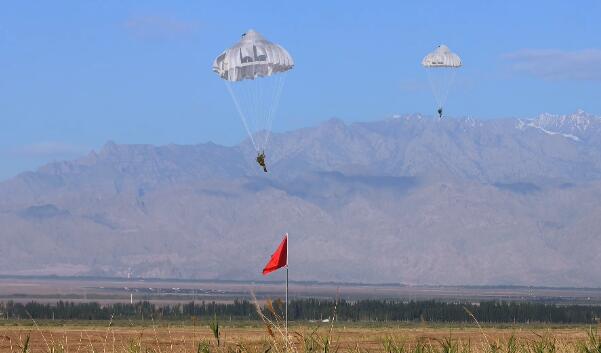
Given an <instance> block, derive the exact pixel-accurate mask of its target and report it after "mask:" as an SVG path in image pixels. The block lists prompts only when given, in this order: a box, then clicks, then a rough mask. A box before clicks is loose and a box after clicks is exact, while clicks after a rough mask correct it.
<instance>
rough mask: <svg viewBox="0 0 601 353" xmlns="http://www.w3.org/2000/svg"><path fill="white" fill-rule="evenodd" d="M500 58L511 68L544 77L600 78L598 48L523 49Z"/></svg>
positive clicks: (582, 79) (593, 79)
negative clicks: (571, 49) (573, 49)
mask: <svg viewBox="0 0 601 353" xmlns="http://www.w3.org/2000/svg"><path fill="white" fill-rule="evenodd" d="M504 58H505V60H507V61H508V62H509V64H510V66H511V69H512V70H513V71H515V72H517V73H523V74H528V75H531V76H535V77H539V78H542V79H545V80H581V81H601V49H584V50H577V51H564V50H556V49H523V50H519V51H516V52H513V53H508V54H505V55H504Z"/></svg>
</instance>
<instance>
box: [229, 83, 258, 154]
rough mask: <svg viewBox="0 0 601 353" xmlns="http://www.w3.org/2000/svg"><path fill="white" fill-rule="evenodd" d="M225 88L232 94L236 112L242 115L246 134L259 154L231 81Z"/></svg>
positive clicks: (241, 118)
mask: <svg viewBox="0 0 601 353" xmlns="http://www.w3.org/2000/svg"><path fill="white" fill-rule="evenodd" d="M225 86H226V87H227V90H228V92H230V96H232V100H233V101H234V105H235V106H236V110H238V115H240V120H242V124H243V125H244V128H245V129H246V133H247V134H248V136H249V137H250V141H251V142H252V144H253V147H254V148H255V150H256V151H257V152H259V149H258V147H257V144H256V143H255V139H254V137H253V134H252V132H251V130H250V128H249V127H248V121H247V119H246V115H245V114H244V110H243V109H242V108H241V107H240V102H239V101H238V97H237V96H236V94H235V92H234V90H233V89H232V85H231V84H230V81H227V80H226V81H225Z"/></svg>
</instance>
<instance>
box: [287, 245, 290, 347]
mask: <svg viewBox="0 0 601 353" xmlns="http://www.w3.org/2000/svg"><path fill="white" fill-rule="evenodd" d="M288 256H290V254H289V253H288V233H286V351H288Z"/></svg>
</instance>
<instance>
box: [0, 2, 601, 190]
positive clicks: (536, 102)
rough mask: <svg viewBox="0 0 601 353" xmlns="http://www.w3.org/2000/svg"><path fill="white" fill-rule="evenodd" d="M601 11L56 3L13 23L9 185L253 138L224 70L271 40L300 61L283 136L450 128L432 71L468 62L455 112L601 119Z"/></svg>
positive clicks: (8, 77)
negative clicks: (422, 117)
mask: <svg viewBox="0 0 601 353" xmlns="http://www.w3.org/2000/svg"><path fill="white" fill-rule="evenodd" d="M600 15H601V2H600V1H598V0H591V1H571V2H570V1H530V2H527V1H457V2H446V1H442V2H441V1H419V2H418V1H416V2H411V3H409V2H404V1H371V2H363V1H361V2H360V1H357V2H353V1H348V0H346V1H337V0H331V1H296V2H291V1H269V0H262V1H253V2H241V1H227V2H218V1H211V2H209V1H125V0H118V1H117V0H103V1H79V0H77V1H75V0H74V1H47V2H25V1H21V2H17V1H14V2H10V3H9V2H7V3H4V4H3V6H2V11H1V12H0V119H1V120H2V130H1V132H0V160H1V161H2V163H0V179H5V178H8V177H10V176H12V175H15V174H16V173H18V172H21V171H24V170H28V169H34V168H35V167H37V166H39V165H41V164H43V163H45V162H48V161H52V160H60V159H68V158H74V157H76V156H79V155H83V154H86V153H88V152H89V151H90V150H92V149H98V148H99V147H101V146H102V145H103V144H104V143H105V142H106V141H107V140H114V141H116V142H118V143H150V144H167V143H179V144H189V143H200V142H206V141H214V142H216V143H222V144H235V143H237V142H238V141H240V140H242V139H243V138H245V133H244V130H243V128H242V125H241V123H240V121H239V119H238V116H237V114H236V111H235V108H234V106H233V104H232V102H231V98H230V97H229V95H228V93H227V90H226V89H225V86H224V85H223V83H222V82H221V81H220V80H219V78H218V77H217V76H216V75H215V74H214V73H213V72H212V71H211V63H212V61H213V59H214V57H215V56H216V55H218V54H219V53H220V52H221V51H222V50H223V49H225V48H226V47H228V46H231V45H232V44H233V43H234V42H236V41H237V40H238V38H239V37H240V34H241V33H243V32H244V31H245V30H247V29H248V28H255V29H256V30H258V31H260V32H261V33H262V34H264V35H265V36H266V37H268V38H269V39H271V40H272V41H274V42H276V43H280V44H282V45H283V46H284V47H285V48H286V49H288V51H289V52H290V53H291V54H292V56H293V57H294V58H295V61H296V67H295V69H294V71H293V72H291V73H290V74H289V75H288V78H287V83H286V88H285V91H284V94H283V97H282V100H281V103H280V109H279V111H278V116H277V119H276V122H275V127H274V129H275V130H277V131H282V130H289V129H294V128H298V127H304V126H311V125H316V124H318V123H319V122H321V121H323V120H326V119H328V118H331V117H337V118H340V119H343V120H345V121H348V122H353V121H368V120H375V119H381V118H384V117H387V116H390V115H392V114H395V113H401V114H402V113H413V112H422V113H427V114H432V113H434V106H435V103H434V100H433V98H432V96H431V94H430V91H429V87H428V82H427V76H426V74H425V73H424V70H423V69H422V68H421V66H420V60H421V59H422V57H423V56H424V55H425V54H426V53H427V52H429V51H431V50H432V49H434V47H435V46H436V45H438V44H439V43H446V44H447V45H448V46H449V47H450V48H451V49H452V50H453V51H456V52H457V53H459V54H460V55H461V57H462V59H463V62H464V65H465V66H464V67H463V68H462V69H461V72H460V73H459V75H458V77H457V80H456V83H455V86H454V89H453V91H452V93H451V95H450V97H449V100H448V104H447V105H446V108H445V110H446V111H447V113H448V115H450V116H474V117H481V118H491V117H507V116H520V117H529V116H534V115H536V114H538V113H540V112H543V111H544V112H552V113H570V112H572V111H575V110H576V109H578V108H582V109H584V110H586V111H588V112H591V113H594V114H600V113H601V35H599V29H600V28H601V27H600V26H599V16H600Z"/></svg>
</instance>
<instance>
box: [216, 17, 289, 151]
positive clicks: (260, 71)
mask: <svg viewBox="0 0 601 353" xmlns="http://www.w3.org/2000/svg"><path fill="white" fill-rule="evenodd" d="M293 67H294V60H293V59H292V57H291V56H290V54H289V53H288V52H287V51H286V49H284V48H282V47H281V46H279V45H277V44H274V43H272V42H270V41H268V40H267V39H266V38H265V37H263V36H262V35H261V34H259V33H258V32H256V31H254V30H252V29H251V30H249V31H247V32H246V33H244V34H243V35H242V39H240V41H239V42H238V43H236V44H235V45H234V46H233V47H231V48H229V49H226V50H225V51H224V52H223V53H221V54H220V55H219V56H218V57H217V58H216V59H215V61H213V71H214V72H215V73H217V75H219V77H220V78H222V79H223V82H225V85H226V87H227V89H228V91H229V92H230V95H231V96H232V99H233V101H234V104H235V106H236V109H237V110H238V115H240V120H242V123H243V125H244V128H245V129H246V132H247V134H248V136H249V138H250V140H251V142H252V144H253V146H254V148H255V150H256V151H257V153H259V154H261V153H263V152H264V151H265V148H266V146H267V144H268V142H269V137H270V135H271V127H272V125H273V120H274V118H275V112H276V110H277V106H278V103H279V100H280V96H281V93H282V90H283V88H284V83H285V79H286V74H287V72H288V71H290V70H291V69H292V68H293Z"/></svg>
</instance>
